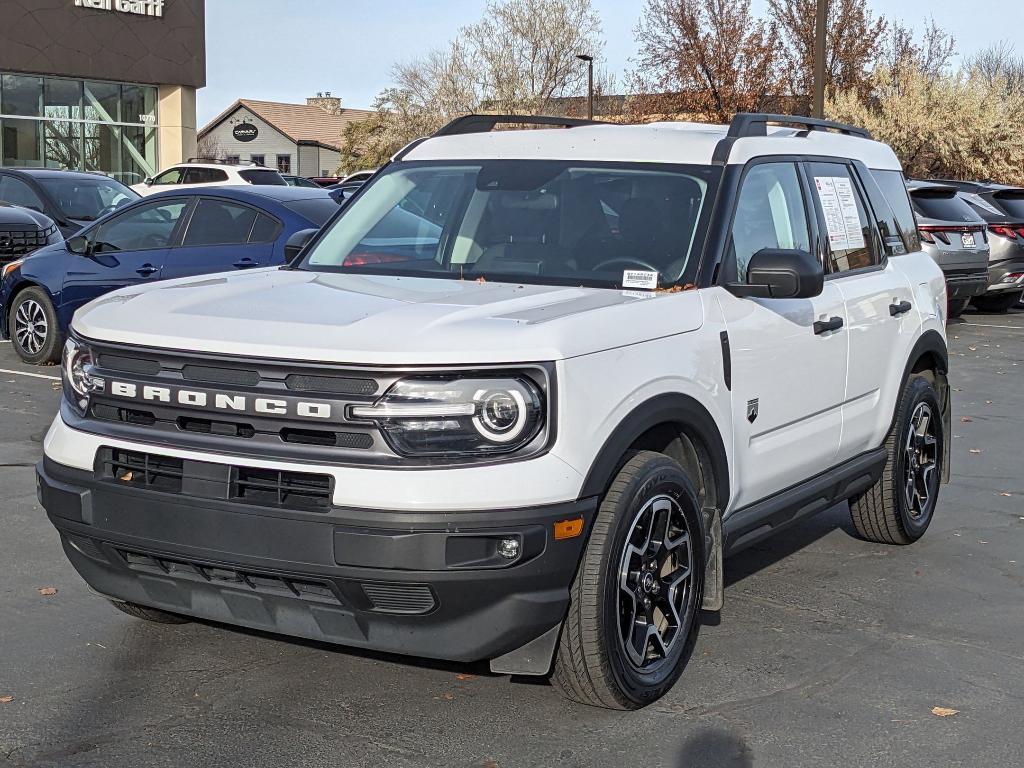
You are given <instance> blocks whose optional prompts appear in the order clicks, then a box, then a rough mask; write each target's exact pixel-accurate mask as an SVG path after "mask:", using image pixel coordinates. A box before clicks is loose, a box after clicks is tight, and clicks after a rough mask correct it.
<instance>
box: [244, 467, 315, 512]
mask: <svg viewBox="0 0 1024 768" xmlns="http://www.w3.org/2000/svg"><path fill="white" fill-rule="evenodd" d="M332 495H333V494H332V492H331V476H330V475H316V474H312V473H307V472H289V471H283V470H277V469H257V468H254V467H238V468H237V469H236V471H235V474H234V479H233V480H232V483H231V496H230V497H231V498H232V499H236V500H238V501H247V502H250V503H252V504H259V505H262V506H277V507H288V508H290V509H305V510H314V511H318V510H324V509H327V508H328V507H329V506H330V505H331V496H332Z"/></svg>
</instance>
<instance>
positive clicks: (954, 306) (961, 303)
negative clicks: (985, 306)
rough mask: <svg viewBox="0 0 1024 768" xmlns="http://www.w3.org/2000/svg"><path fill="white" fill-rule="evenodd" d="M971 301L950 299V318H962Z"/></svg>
mask: <svg viewBox="0 0 1024 768" xmlns="http://www.w3.org/2000/svg"><path fill="white" fill-rule="evenodd" d="M969 302H970V299H950V300H949V316H950V318H954V317H960V315H962V314H963V313H964V310H965V309H967V304H968V303H969Z"/></svg>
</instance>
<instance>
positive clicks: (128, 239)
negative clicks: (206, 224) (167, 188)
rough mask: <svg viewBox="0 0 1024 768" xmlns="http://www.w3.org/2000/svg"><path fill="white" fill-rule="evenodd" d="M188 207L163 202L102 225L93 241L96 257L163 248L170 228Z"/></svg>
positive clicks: (176, 223)
mask: <svg viewBox="0 0 1024 768" xmlns="http://www.w3.org/2000/svg"><path fill="white" fill-rule="evenodd" d="M187 207H188V201H186V200H166V201H161V202H159V203H152V204H150V205H141V206H139V207H138V208H133V209H132V210H130V211H126V212H124V213H123V214H121V215H120V216H115V217H114V218H113V219H111V220H110V221H108V222H107V223H105V224H103V225H102V226H101V227H100V228H99V229H98V230H97V231H96V234H95V235H94V237H93V250H94V251H95V252H96V253H112V252H116V251H141V250H147V249H150V248H166V247H167V246H169V245H170V244H171V237H172V236H173V235H174V228H175V227H176V226H177V225H178V220H179V219H181V214H182V213H183V212H184V211H185V208H187Z"/></svg>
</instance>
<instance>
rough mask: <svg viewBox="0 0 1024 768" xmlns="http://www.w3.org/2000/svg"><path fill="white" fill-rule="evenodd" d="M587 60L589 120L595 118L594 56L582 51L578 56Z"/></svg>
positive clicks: (581, 59) (582, 59)
mask: <svg viewBox="0 0 1024 768" xmlns="http://www.w3.org/2000/svg"><path fill="white" fill-rule="evenodd" d="M576 58H577V59H579V60H580V61H585V62H587V120H593V119H594V57H593V56H587V55H586V54H585V53H581V54H579V55H577V56H576Z"/></svg>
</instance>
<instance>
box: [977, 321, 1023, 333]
mask: <svg viewBox="0 0 1024 768" xmlns="http://www.w3.org/2000/svg"><path fill="white" fill-rule="evenodd" d="M964 325H973V326H974V327H975V328H1002V329H1003V330H1005V331H1024V327H1021V326H1019V325H990V324H989V323H972V322H969V321H967V320H964Z"/></svg>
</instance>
